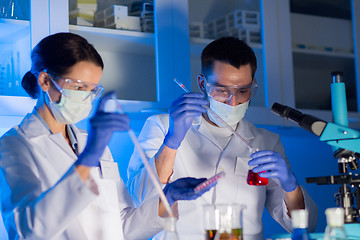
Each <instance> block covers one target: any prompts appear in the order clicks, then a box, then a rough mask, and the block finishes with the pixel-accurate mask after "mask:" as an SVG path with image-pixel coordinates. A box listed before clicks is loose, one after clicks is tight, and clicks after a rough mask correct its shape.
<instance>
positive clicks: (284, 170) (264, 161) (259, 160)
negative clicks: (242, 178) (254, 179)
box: [249, 151, 298, 192]
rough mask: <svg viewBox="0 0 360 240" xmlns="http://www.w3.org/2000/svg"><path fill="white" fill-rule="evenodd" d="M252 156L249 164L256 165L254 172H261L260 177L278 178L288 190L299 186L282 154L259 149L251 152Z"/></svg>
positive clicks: (290, 190)
mask: <svg viewBox="0 0 360 240" xmlns="http://www.w3.org/2000/svg"><path fill="white" fill-rule="evenodd" d="M251 158H252V160H250V161H249V165H250V166H256V167H254V168H253V169H252V171H253V172H254V173H259V176H260V177H264V178H274V177H276V178H278V179H279V180H280V184H281V187H282V188H283V189H284V190H285V191H286V192H292V191H294V190H295V189H296V188H297V186H298V183H297V181H296V177H295V175H294V173H293V172H292V171H291V170H290V169H289V167H288V165H287V164H286V161H285V159H284V158H283V157H282V156H281V154H279V153H276V152H273V151H259V152H256V153H253V154H251ZM262 171H266V172H262Z"/></svg>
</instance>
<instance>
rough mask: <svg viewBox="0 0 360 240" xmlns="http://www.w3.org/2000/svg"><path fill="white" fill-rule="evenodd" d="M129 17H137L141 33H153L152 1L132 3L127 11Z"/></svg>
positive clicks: (145, 0)
mask: <svg viewBox="0 0 360 240" xmlns="http://www.w3.org/2000/svg"><path fill="white" fill-rule="evenodd" d="M129 15H130V16H138V17H139V18H140V25H141V31H142V32H152V33H153V32H154V1H153V0H144V1H140V2H133V3H132V4H131V7H130V11H129Z"/></svg>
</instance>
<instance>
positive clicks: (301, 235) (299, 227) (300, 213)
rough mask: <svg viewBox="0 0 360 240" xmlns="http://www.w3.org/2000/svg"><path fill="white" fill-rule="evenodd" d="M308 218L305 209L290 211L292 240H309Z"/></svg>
mask: <svg viewBox="0 0 360 240" xmlns="http://www.w3.org/2000/svg"><path fill="white" fill-rule="evenodd" d="M308 216H309V213H308V211H307V210H306V209H298V210H293V211H291V218H292V227H293V232H292V234H291V239H292V240H310V235H309V231H308Z"/></svg>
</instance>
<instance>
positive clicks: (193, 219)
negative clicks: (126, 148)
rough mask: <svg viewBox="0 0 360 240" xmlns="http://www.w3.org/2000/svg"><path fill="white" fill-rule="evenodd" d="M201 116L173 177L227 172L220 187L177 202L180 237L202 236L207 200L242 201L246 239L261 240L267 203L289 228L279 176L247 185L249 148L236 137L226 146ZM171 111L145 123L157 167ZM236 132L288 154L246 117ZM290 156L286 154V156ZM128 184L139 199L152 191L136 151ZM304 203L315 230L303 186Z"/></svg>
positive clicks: (144, 136) (146, 143) (143, 137)
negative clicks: (156, 159)
mask: <svg viewBox="0 0 360 240" xmlns="http://www.w3.org/2000/svg"><path fill="white" fill-rule="evenodd" d="M203 121H205V119H204V118H203V117H200V118H197V119H195V120H194V121H193V124H192V126H191V127H190V129H189V131H188V132H187V134H186V136H185V138H184V140H183V141H182V143H181V145H180V147H179V149H178V151H177V153H176V159H175V165H174V171H173V175H172V176H171V181H174V180H176V179H178V178H181V177H189V176H190V177H196V178H200V177H205V178H208V177H211V176H212V175H214V174H215V172H216V171H217V172H219V171H221V170H224V171H225V173H226V177H225V178H224V179H223V180H222V181H219V183H218V184H217V186H216V187H215V188H213V189H211V190H210V192H207V193H205V194H204V195H203V196H202V197H201V198H198V199H197V200H195V201H180V202H179V220H178V222H177V229H178V233H179V234H180V238H181V239H182V240H188V239H189V240H197V239H203V238H204V231H203V216H202V205H204V204H206V203H211V202H214V203H240V204H245V205H246V210H244V217H243V219H244V226H243V228H244V237H245V239H263V225H262V221H261V217H262V214H263V209H264V206H265V207H266V208H267V210H268V211H269V213H270V214H271V216H272V217H273V218H274V219H275V220H276V221H277V222H279V223H280V224H281V225H282V226H283V227H284V228H285V229H286V230H287V231H291V219H290V218H289V217H288V215H287V209H286V206H285V203H284V193H283V189H282V188H281V187H280V185H279V184H278V183H277V182H278V180H277V179H276V180H274V179H269V184H268V185H267V186H249V185H248V184H247V183H246V177H247V173H248V169H249V166H248V164H247V162H248V161H249V159H250V153H249V150H248V148H247V147H246V146H245V144H244V143H243V142H241V141H240V140H239V139H238V138H236V137H232V138H231V140H230V142H229V143H228V145H227V146H226V147H225V149H224V150H223V149H222V148H221V147H220V146H219V145H218V144H217V142H216V139H215V137H214V136H213V135H212V134H211V133H210V132H209V130H208V128H207V127H206V125H205V123H204V122H203ZM168 126H169V116H168V114H162V115H156V116H151V117H150V118H148V119H147V121H146V122H145V125H144V127H143V129H142V131H141V133H140V136H139V141H140V142H141V145H142V147H143V149H144V150H145V152H146V154H147V156H148V158H149V159H151V160H150V162H151V164H152V166H153V167H154V166H155V165H154V155H155V154H156V152H157V151H158V150H159V148H160V146H161V145H162V143H163V140H164V137H165V135H166V133H167V131H168ZM236 131H237V132H238V133H239V134H240V135H241V136H243V137H245V138H246V139H247V140H248V141H249V142H250V143H251V145H252V146H253V147H254V148H258V149H260V150H272V151H275V152H279V153H281V154H282V156H283V157H284V158H285V159H286V156H285V153H284V148H283V146H282V144H281V142H280V138H279V136H278V135H277V134H274V133H271V132H269V131H267V130H265V129H260V128H256V127H255V126H254V125H253V124H251V123H249V122H248V121H247V120H246V119H243V120H241V122H240V123H239V125H238V127H237V129H236ZM286 161H287V159H286ZM128 178H129V180H128V182H127V187H128V189H129V192H130V194H131V197H132V198H133V201H134V202H136V204H138V205H139V204H140V203H141V202H143V201H144V199H145V198H147V197H149V196H152V195H153V194H154V191H153V188H152V187H151V184H150V183H149V182H148V178H147V173H146V171H145V170H144V167H143V165H142V163H141V160H140V158H139V156H138V153H137V152H136V151H135V152H134V154H133V156H132V157H131V160H130V163H129V168H128ZM302 190H303V194H304V198H305V205H306V208H307V209H308V210H309V219H310V223H309V229H310V230H314V228H315V225H316V221H317V206H316V204H315V203H314V202H313V200H312V199H311V198H310V196H309V195H308V193H307V192H306V191H305V190H304V188H302Z"/></svg>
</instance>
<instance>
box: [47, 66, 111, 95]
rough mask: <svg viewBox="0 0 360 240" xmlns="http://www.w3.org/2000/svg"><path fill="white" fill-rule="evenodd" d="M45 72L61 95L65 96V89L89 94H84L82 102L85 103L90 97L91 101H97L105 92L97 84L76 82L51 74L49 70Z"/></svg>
mask: <svg viewBox="0 0 360 240" xmlns="http://www.w3.org/2000/svg"><path fill="white" fill-rule="evenodd" d="M44 72H46V73H47V74H48V75H49V77H50V79H51V81H52V82H53V83H54V85H55V87H56V88H57V89H58V90H59V92H60V93H61V94H64V89H67V90H75V91H84V92H88V93H89V94H82V96H83V98H82V99H80V101H85V100H87V98H89V97H90V98H91V100H94V99H97V98H99V97H100V96H101V94H102V93H103V91H104V88H103V86H101V85H99V84H96V83H91V82H84V81H81V80H74V79H70V78H62V77H59V76H58V75H57V74H55V73H50V72H49V71H47V70H45V71H44ZM55 80H56V81H55Z"/></svg>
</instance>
